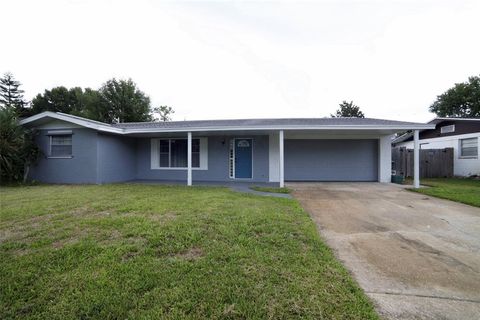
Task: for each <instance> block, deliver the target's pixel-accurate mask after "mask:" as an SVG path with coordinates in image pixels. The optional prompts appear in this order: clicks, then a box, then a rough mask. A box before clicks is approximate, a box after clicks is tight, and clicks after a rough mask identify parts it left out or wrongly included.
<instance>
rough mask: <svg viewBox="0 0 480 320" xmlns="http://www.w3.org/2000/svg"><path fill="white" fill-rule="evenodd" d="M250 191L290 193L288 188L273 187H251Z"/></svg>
mask: <svg viewBox="0 0 480 320" xmlns="http://www.w3.org/2000/svg"><path fill="white" fill-rule="evenodd" d="M250 189H252V190H255V191H260V192H270V193H290V189H288V188H275V187H259V186H253V187H250Z"/></svg>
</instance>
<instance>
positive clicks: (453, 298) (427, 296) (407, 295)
mask: <svg viewBox="0 0 480 320" xmlns="http://www.w3.org/2000/svg"><path fill="white" fill-rule="evenodd" d="M365 292H366V293H372V294H385V295H392V296H406V297H418V298H431V299H442V300H452V301H462V302H472V303H479V304H480V300H474V299H463V298H455V297H445V296H434V295H424V294H414V293H401V292H387V291H365Z"/></svg>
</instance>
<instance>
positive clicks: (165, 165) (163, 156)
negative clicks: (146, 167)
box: [160, 153, 168, 168]
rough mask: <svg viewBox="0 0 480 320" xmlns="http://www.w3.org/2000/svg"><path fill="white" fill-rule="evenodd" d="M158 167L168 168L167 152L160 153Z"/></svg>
mask: <svg viewBox="0 0 480 320" xmlns="http://www.w3.org/2000/svg"><path fill="white" fill-rule="evenodd" d="M160 167H162V168H168V153H160Z"/></svg>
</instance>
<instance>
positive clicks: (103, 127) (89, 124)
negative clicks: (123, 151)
mask: <svg viewBox="0 0 480 320" xmlns="http://www.w3.org/2000/svg"><path fill="white" fill-rule="evenodd" d="M43 118H52V119H57V120H62V121H66V122H70V123H74V124H77V125H79V126H82V127H85V128H90V129H94V130H98V131H103V132H109V133H117V134H123V133H124V129H121V128H115V127H112V126H109V125H108V124H102V123H101V122H98V121H93V120H92V121H90V120H87V119H85V120H83V119H80V118H78V117H75V116H70V115H67V114H63V113H56V112H51V111H45V112H42V113H39V114H36V115H34V116H31V117H28V118H26V119H23V120H20V122H19V124H20V125H25V124H29V123H31V122H35V121H37V120H40V119H43Z"/></svg>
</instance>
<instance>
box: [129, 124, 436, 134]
mask: <svg viewBox="0 0 480 320" xmlns="http://www.w3.org/2000/svg"><path fill="white" fill-rule="evenodd" d="M421 129H435V126H434V125H424V124H420V125H418V126H376V125H368V126H365V125H353V126H352V125H350V126H336V125H321V126H308V127H307V126H270V127H260V126H259V127H231V126H227V127H197V128H194V127H192V128H147V129H128V128H127V129H124V130H125V131H124V134H135V133H168V132H188V131H191V132H197V131H255V130H325V131H326V130H398V131H402V130H421Z"/></svg>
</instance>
